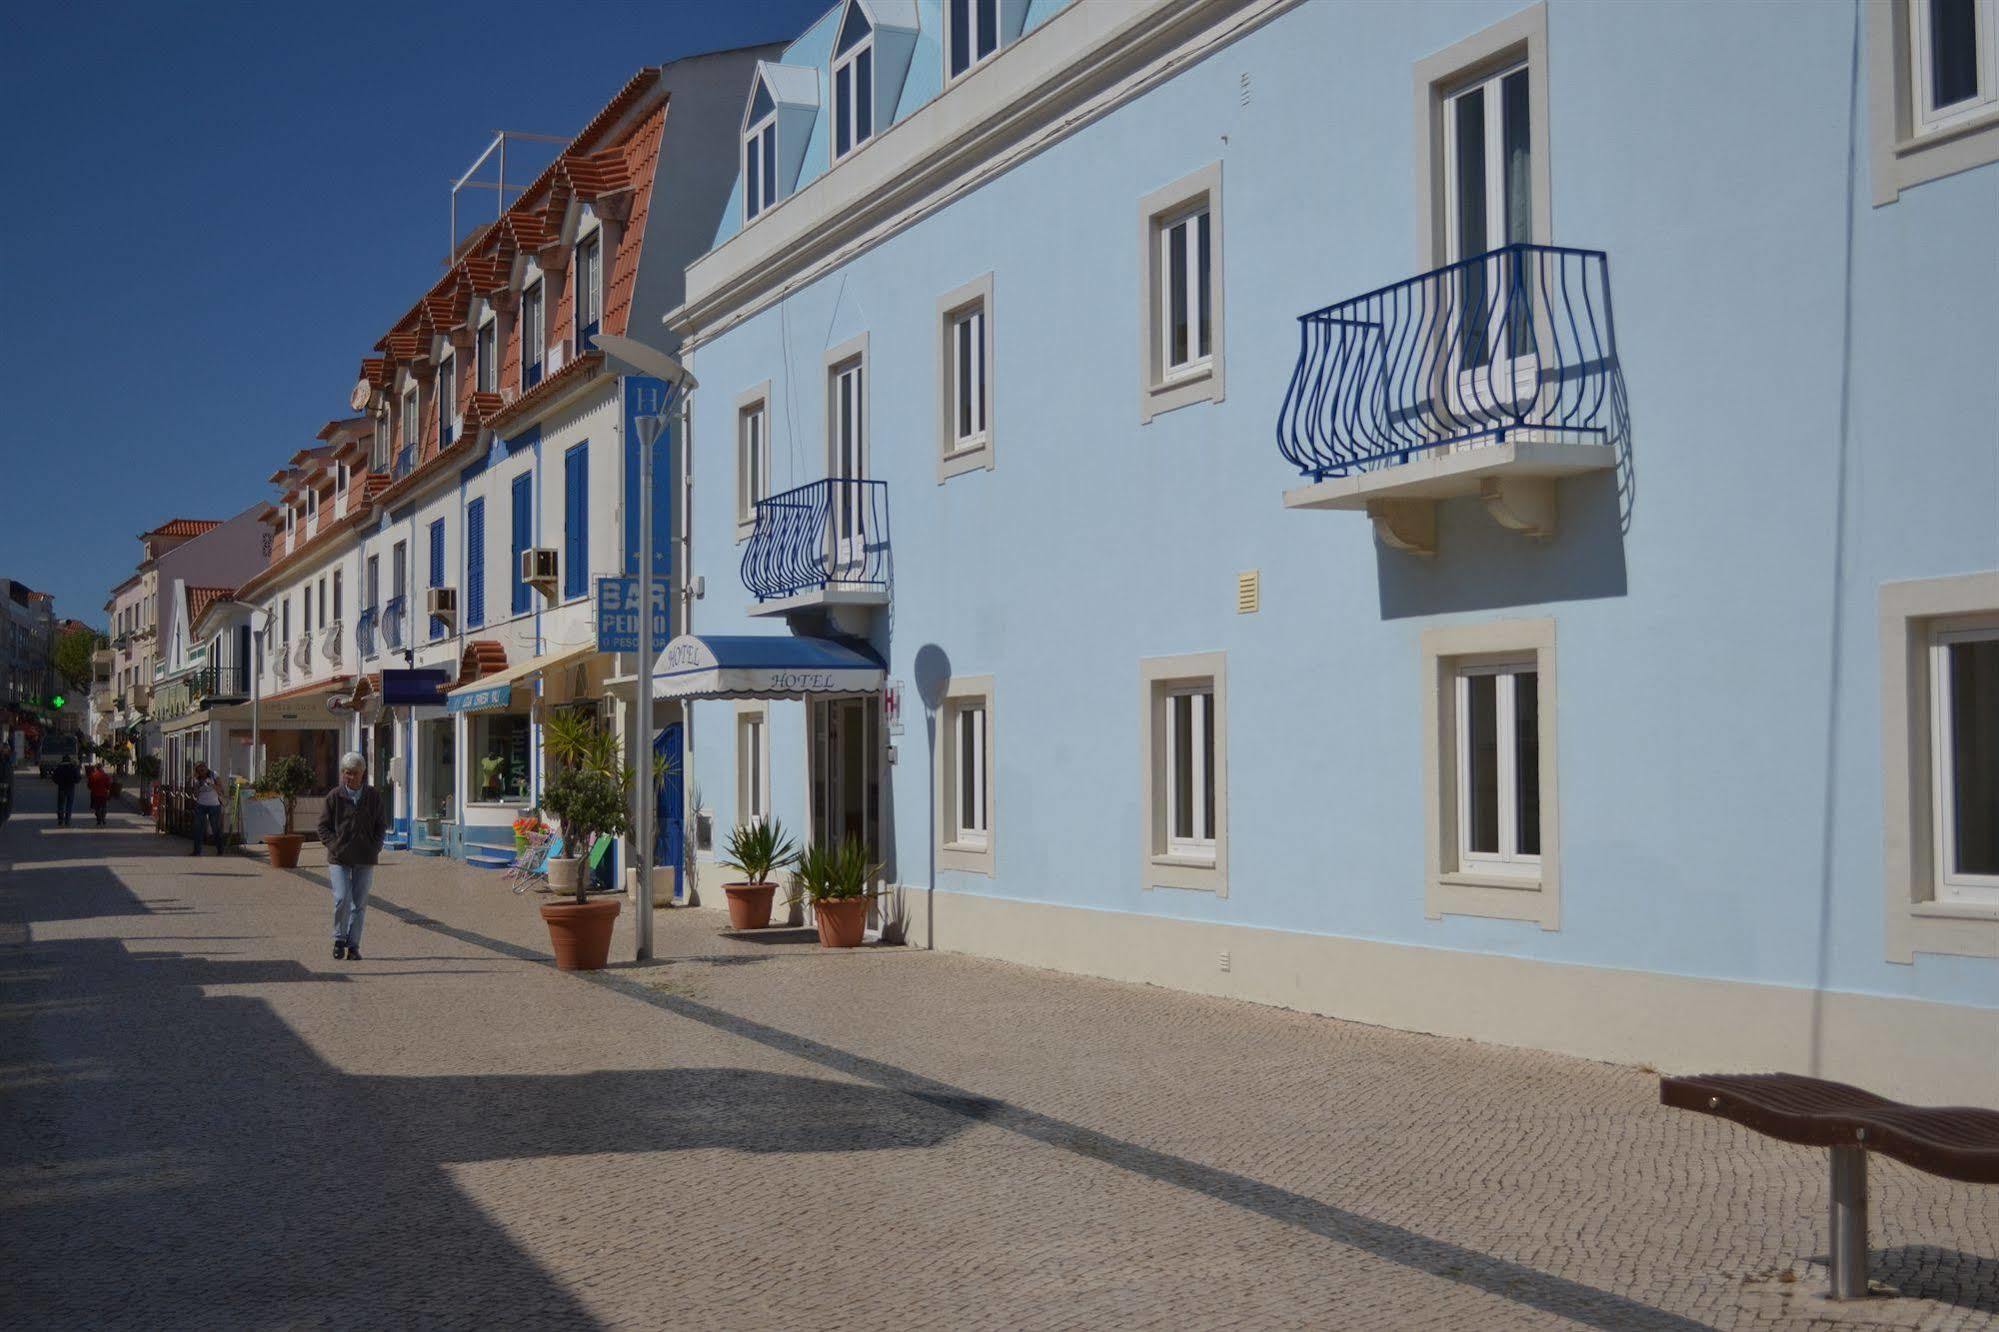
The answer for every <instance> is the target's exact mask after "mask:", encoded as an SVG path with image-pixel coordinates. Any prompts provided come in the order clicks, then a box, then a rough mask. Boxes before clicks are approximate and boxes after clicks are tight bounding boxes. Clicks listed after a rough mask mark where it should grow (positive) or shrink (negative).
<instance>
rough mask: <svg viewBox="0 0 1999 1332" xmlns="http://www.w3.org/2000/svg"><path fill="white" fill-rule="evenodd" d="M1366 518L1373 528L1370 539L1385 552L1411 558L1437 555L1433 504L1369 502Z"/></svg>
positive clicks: (1435, 507)
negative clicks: (1399, 553)
mask: <svg viewBox="0 0 1999 1332" xmlns="http://www.w3.org/2000/svg"><path fill="white" fill-rule="evenodd" d="M1367 516H1368V521H1370V522H1372V523H1373V524H1374V539H1375V540H1377V541H1379V542H1380V543H1381V544H1382V545H1384V546H1386V547H1388V549H1390V550H1406V551H1408V552H1409V553H1410V554H1412V555H1435V554H1436V553H1437V502H1436V501H1435V500H1390V499H1377V500H1369V501H1368V502H1367Z"/></svg>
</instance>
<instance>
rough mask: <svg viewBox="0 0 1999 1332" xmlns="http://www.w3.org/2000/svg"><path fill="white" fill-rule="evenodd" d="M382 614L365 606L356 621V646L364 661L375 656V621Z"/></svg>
mask: <svg viewBox="0 0 1999 1332" xmlns="http://www.w3.org/2000/svg"><path fill="white" fill-rule="evenodd" d="M379 614H380V612H379V611H377V610H376V608H375V607H373V606H363V607H362V608H361V613H360V615H358V616H356V617H355V620H354V645H355V647H357V648H359V649H360V652H361V656H362V658H363V659H366V658H368V657H372V656H374V655H375V650H376V649H375V620H376V618H377V616H378V615H379Z"/></svg>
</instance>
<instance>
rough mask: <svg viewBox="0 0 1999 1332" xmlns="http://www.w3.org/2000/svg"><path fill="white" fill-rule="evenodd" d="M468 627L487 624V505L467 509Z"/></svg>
mask: <svg viewBox="0 0 1999 1332" xmlns="http://www.w3.org/2000/svg"><path fill="white" fill-rule="evenodd" d="M464 610H465V627H466V628H467V629H477V628H478V627H479V626H480V625H482V624H484V623H486V501H485V500H484V499H475V500H473V501H472V502H471V503H470V504H467V505H466V506H465V607H464Z"/></svg>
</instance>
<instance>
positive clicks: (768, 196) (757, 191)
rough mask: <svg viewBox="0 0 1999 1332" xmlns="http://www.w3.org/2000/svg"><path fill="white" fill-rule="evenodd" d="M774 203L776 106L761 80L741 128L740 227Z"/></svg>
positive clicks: (754, 218) (775, 192)
mask: <svg viewBox="0 0 1999 1332" xmlns="http://www.w3.org/2000/svg"><path fill="white" fill-rule="evenodd" d="M776 202H777V103H776V102H775V101H774V100H773V99H772V98H771V95H770V89H769V88H766V87H765V86H764V82H763V80H762V79H758V80H757V86H756V92H755V94H754V95H753V96H752V97H751V99H750V111H749V117H748V121H747V123H746V124H745V126H744V128H743V224H744V225H745V226H747V225H749V224H750V223H751V222H753V221H755V220H756V218H757V216H758V215H759V214H761V213H763V212H764V211H765V210H766V209H768V208H770V207H771V206H772V205H773V204H775V203H776Z"/></svg>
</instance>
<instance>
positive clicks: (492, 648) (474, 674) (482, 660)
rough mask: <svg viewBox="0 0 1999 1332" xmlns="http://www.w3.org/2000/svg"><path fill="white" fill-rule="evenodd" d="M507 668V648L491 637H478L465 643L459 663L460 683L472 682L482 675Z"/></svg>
mask: <svg viewBox="0 0 1999 1332" xmlns="http://www.w3.org/2000/svg"><path fill="white" fill-rule="evenodd" d="M505 669H507V649H506V648H505V647H504V646H503V645H502V644H500V643H497V642H495V641H494V640H493V639H490V638H478V639H474V640H473V641H472V642H470V643H467V644H466V645H465V656H464V657H463V658H462V659H461V660H460V661H459V663H458V683H459V684H470V683H471V682H472V681H474V680H477V679H479V678H480V677H481V676H486V675H492V674H494V673H496V672H499V671H504V670H505Z"/></svg>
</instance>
